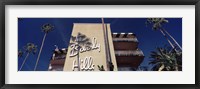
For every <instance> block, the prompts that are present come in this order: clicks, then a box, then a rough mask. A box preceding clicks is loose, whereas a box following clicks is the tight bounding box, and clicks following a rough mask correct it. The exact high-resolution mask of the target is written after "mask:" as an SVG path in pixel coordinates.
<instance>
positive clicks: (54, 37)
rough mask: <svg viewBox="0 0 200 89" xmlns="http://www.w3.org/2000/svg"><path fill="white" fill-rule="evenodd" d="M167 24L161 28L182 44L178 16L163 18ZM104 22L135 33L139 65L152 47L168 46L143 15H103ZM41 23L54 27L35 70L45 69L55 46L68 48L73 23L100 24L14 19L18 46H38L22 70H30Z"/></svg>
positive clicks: (94, 20) (85, 20)
mask: <svg viewBox="0 0 200 89" xmlns="http://www.w3.org/2000/svg"><path fill="white" fill-rule="evenodd" d="M166 19H167V20H168V21H169V23H167V24H165V25H163V27H164V28H165V29H166V30H167V31H168V32H169V33H170V34H171V35H172V36H173V37H174V38H175V39H176V41H177V42H178V43H179V44H180V45H182V18H166ZM104 21H105V23H110V24H111V31H112V32H118V33H121V32H123V33H128V32H132V33H135V34H136V36H137V38H138V40H139V48H140V49H141V50H142V51H143V53H144V55H145V58H144V61H143V62H142V63H141V66H148V67H149V68H150V67H151V65H148V62H149V60H150V58H149V56H150V52H151V51H153V50H155V48H156V47H163V46H164V45H169V43H168V42H167V40H166V39H165V38H164V37H163V35H162V34H161V33H160V32H159V31H153V30H152V27H151V26H150V25H149V26H146V24H145V22H146V18H105V19H104ZM45 23H50V24H52V25H54V30H53V31H52V32H50V33H48V34H47V37H46V40H45V43H44V46H43V50H42V53H41V56H40V60H39V63H38V68H37V70H39V71H46V70H47V69H48V66H49V62H50V58H51V56H52V54H53V50H54V49H55V47H54V45H57V46H58V47H59V48H66V47H68V43H69V39H70V36H71V32H72V27H73V23H101V18H23V19H19V20H18V49H23V46H25V45H26V44H27V43H30V42H31V43H34V44H36V45H37V46H38V51H37V53H36V54H35V55H33V54H31V55H29V57H28V59H27V61H26V63H25V65H24V67H23V68H22V70H26V71H32V70H33V69H34V65H35V62H36V59H37V56H38V52H39V49H40V46H41V42H42V38H43V36H44V33H43V32H42V30H41V26H42V25H43V24H45ZM25 56H26V54H24V55H23V57H22V58H19V59H18V69H19V67H20V66H21V64H22V62H23V60H24V58H25Z"/></svg>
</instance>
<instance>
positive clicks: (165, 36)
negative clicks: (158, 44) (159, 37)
mask: <svg viewBox="0 0 200 89" xmlns="http://www.w3.org/2000/svg"><path fill="white" fill-rule="evenodd" d="M160 32H161V33H162V34H163V36H164V37H165V38H166V40H167V41H168V42H169V44H170V45H171V46H172V48H173V49H174V48H175V47H174V45H173V44H172V42H171V41H170V40H169V39H168V38H167V36H166V35H165V33H164V32H163V30H162V29H160Z"/></svg>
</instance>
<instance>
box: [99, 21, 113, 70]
mask: <svg viewBox="0 0 200 89" xmlns="http://www.w3.org/2000/svg"><path fill="white" fill-rule="evenodd" d="M101 21H102V28H103V34H104V41H105V42H104V43H105V51H106V52H105V53H106V63H107V70H108V71H109V70H110V63H109V62H111V61H110V56H109V55H108V54H109V50H108V41H107V40H108V39H107V36H106V29H105V24H104V19H103V18H101Z"/></svg>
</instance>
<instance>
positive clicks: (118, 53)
mask: <svg viewBox="0 0 200 89" xmlns="http://www.w3.org/2000/svg"><path fill="white" fill-rule="evenodd" d="M115 55H116V56H144V54H143V52H142V51H141V50H134V51H132V50H131V51H129V50H128V51H126V50H124V51H122V50H120V51H115Z"/></svg>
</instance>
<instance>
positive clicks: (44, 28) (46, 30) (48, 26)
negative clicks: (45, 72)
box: [34, 23, 54, 71]
mask: <svg viewBox="0 0 200 89" xmlns="http://www.w3.org/2000/svg"><path fill="white" fill-rule="evenodd" d="M53 28H54V26H52V25H51V24H49V23H47V24H44V25H43V26H42V31H43V32H44V33H45V34H44V37H43V40H42V44H41V47H40V51H39V54H38V57H37V60H36V64H35V67H34V71H35V70H36V69H37V65H38V62H39V59H40V54H41V52H42V48H43V45H44V41H45V39H46V36H47V34H48V33H49V32H51V31H52V30H53Z"/></svg>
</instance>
